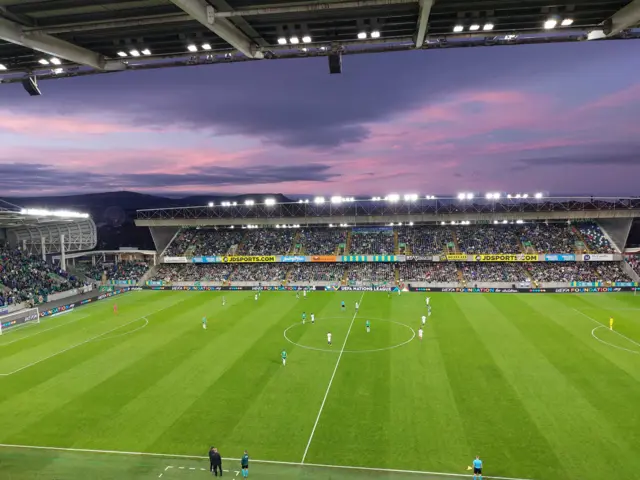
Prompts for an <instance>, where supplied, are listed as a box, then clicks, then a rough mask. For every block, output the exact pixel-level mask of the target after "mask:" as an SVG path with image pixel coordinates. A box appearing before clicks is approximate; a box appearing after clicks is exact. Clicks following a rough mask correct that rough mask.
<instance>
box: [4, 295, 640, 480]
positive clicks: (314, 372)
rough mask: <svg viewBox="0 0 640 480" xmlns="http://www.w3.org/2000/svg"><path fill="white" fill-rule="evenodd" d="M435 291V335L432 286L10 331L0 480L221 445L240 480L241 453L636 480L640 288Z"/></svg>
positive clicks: (290, 464) (122, 311)
mask: <svg viewBox="0 0 640 480" xmlns="http://www.w3.org/2000/svg"><path fill="white" fill-rule="evenodd" d="M223 296H224V297H226V305H225V306H223V305H222V298H223ZM430 296H431V304H432V316H431V317H430V318H429V320H428V322H427V326H426V328H425V329H424V338H423V339H422V340H419V338H418V335H417V331H418V328H419V325H420V318H421V316H422V315H423V314H425V313H426V307H425V297H426V294H422V293H404V294H402V295H401V296H397V295H392V296H391V297H389V296H388V295H387V294H386V293H379V292H366V293H361V292H312V293H310V294H309V295H308V297H307V298H299V299H297V298H296V295H295V293H293V292H263V293H262V294H261V296H260V298H259V299H258V301H256V300H254V292H170V291H163V292H158V291H142V292H132V293H129V294H125V295H123V296H121V297H117V298H114V299H110V300H105V301H102V302H99V303H96V304H93V305H90V306H87V307H83V308H80V309H78V310H76V311H73V312H71V313H68V314H65V315H61V316H58V317H55V318H47V319H43V320H42V322H41V323H39V324H33V325H28V326H24V327H21V328H17V329H15V330H7V331H5V332H4V334H3V335H2V336H0V444H2V446H0V478H2V479H3V480H8V479H36V478H37V479H50V480H53V479H57V480H62V479H73V480H80V479H82V480H84V479H88V478H90V479H126V480H134V479H135V480H137V479H152V478H163V479H169V480H189V479H195V478H202V477H204V476H205V475H207V476H210V473H208V461H207V459H206V454H207V451H208V449H209V447H210V446H212V445H213V446H216V447H217V448H218V449H219V451H220V452H221V454H222V456H223V457H224V458H225V460H224V464H223V467H224V469H225V470H227V473H225V475H226V476H227V477H231V478H235V477H236V476H237V475H238V474H237V471H238V470H239V468H238V466H239V461H238V460H236V459H237V458H239V457H240V456H241V455H242V452H243V451H244V450H245V449H246V450H248V451H249V454H250V455H251V458H252V464H251V469H250V478H266V479H273V480H276V479H278V480H289V479H302V478H304V479H311V480H320V479H347V480H360V479H365V478H373V479H389V480H406V479H415V478H420V479H429V480H431V479H439V478H463V477H466V476H468V475H469V471H468V467H469V465H471V461H472V460H473V458H474V457H475V455H476V454H477V455H480V456H481V458H482V459H483V461H484V473H485V478H510V479H535V480H568V479H580V480H589V479H593V480H595V479H598V480H601V479H620V480H622V479H631V478H638V477H637V475H638V472H640V455H638V446H639V445H640V298H637V297H635V296H633V295H632V294H585V295H570V294H566V295H565V294H556V295H551V294H549V295H543V294H435V293H434V294H431V295H430ZM341 301H344V302H345V303H346V309H345V311H342V309H341V307H340V302H341ZM356 301H360V302H361V307H360V311H359V312H357V314H356V312H355V308H354V305H355V302H356ZM114 302H117V304H118V310H119V312H118V314H117V315H116V314H114V313H113V304H114ZM303 311H304V312H306V313H307V321H306V322H305V324H302V321H301V316H302V313H303ZM312 313H313V314H315V319H316V321H315V323H314V324H311V322H310V316H311V314H312ZM203 316H206V317H207V319H208V328H207V329H206V330H204V329H203V328H202V317H203ZM610 316H613V317H614V319H615V323H614V329H613V331H611V330H610V329H609V325H608V324H609V317H610ZM366 320H369V321H370V322H371V331H370V332H369V333H367V331H366V329H365V321H366ZM328 332H331V333H332V337H333V338H332V340H333V341H332V345H331V346H329V345H328V344H327V333H328ZM283 349H285V350H286V351H287V354H288V358H287V364H286V366H283V365H282V361H281V358H280V355H281V351H282V350H283ZM238 478H242V477H241V476H238Z"/></svg>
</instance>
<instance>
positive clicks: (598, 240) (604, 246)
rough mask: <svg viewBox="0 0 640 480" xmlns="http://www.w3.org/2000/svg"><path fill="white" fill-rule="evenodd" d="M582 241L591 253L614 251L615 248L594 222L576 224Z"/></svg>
mask: <svg viewBox="0 0 640 480" xmlns="http://www.w3.org/2000/svg"><path fill="white" fill-rule="evenodd" d="M578 229H579V231H580V233H581V234H582V238H584V243H585V245H586V246H587V249H588V251H589V252H592V253H614V252H615V249H614V248H613V246H612V245H611V243H610V242H609V240H608V239H607V237H606V236H605V235H604V233H603V232H602V230H600V228H599V227H598V226H597V225H596V224H595V223H581V224H578Z"/></svg>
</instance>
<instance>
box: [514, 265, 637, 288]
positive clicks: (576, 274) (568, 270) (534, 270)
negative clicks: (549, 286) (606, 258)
mask: <svg viewBox="0 0 640 480" xmlns="http://www.w3.org/2000/svg"><path fill="white" fill-rule="evenodd" d="M523 268H524V269H525V270H526V273H527V276H528V278H529V279H530V280H531V281H534V282H562V283H565V282H630V281H631V279H630V278H629V276H628V275H627V274H626V273H625V272H624V271H623V269H622V265H621V264H620V263H619V262H578V263H565V262H563V263H558V264H552V263H527V264H524V265H523Z"/></svg>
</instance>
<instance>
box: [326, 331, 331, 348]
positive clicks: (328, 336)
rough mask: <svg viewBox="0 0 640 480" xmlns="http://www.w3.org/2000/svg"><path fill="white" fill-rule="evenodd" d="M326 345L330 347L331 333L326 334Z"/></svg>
mask: <svg viewBox="0 0 640 480" xmlns="http://www.w3.org/2000/svg"><path fill="white" fill-rule="evenodd" d="M327 343H328V344H329V346H331V332H328V333H327Z"/></svg>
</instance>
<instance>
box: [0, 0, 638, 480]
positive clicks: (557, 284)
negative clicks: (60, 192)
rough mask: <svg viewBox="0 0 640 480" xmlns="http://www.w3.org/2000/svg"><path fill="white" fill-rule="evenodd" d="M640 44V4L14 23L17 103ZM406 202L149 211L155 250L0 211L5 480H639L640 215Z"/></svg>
mask: <svg viewBox="0 0 640 480" xmlns="http://www.w3.org/2000/svg"><path fill="white" fill-rule="evenodd" d="M639 27H640V0H632V1H629V0H594V1H590V2H574V3H571V2H560V3H549V2H545V1H543V0H530V1H527V2H515V1H512V0H487V1H485V0H482V1H475V2H472V1H470V0H357V1H352V0H328V1H326V2H317V1H299V2H292V1H285V0H282V1H281V0H278V1H273V2H270V1H267V0H250V1H249V0H246V1H242V0H98V1H93V2H81V1H78V0H2V1H0V83H2V84H13V83H17V84H22V86H23V87H24V90H26V92H27V93H28V94H29V95H31V96H34V97H37V96H39V95H41V94H44V93H46V92H47V86H48V85H47V82H44V81H49V80H50V81H54V80H55V81H56V82H64V81H65V80H64V79H68V78H71V77H85V76H92V75H106V74H115V73H119V72H131V71H137V70H159V69H164V68H171V67H184V68H186V67H191V66H200V67H202V68H208V66H210V67H211V68H226V67H223V66H222V65H227V64H234V63H247V62H261V61H268V60H276V59H283V60H284V59H300V58H315V57H321V58H323V59H326V60H325V61H326V62H328V73H330V74H341V73H342V69H343V61H344V64H345V69H346V68H347V65H349V57H350V56H352V55H360V54H367V53H369V54H373V53H388V52H401V51H418V52H417V53H418V54H424V55H425V57H424V58H425V61H428V60H429V58H430V57H429V55H430V54H431V53H430V52H432V51H434V50H438V51H443V50H446V49H453V48H471V47H485V48H493V47H513V48H516V46H522V45H540V44H554V45H553V48H555V47H556V45H555V44H560V43H564V44H566V43H577V42H593V43H598V42H627V41H631V40H637V39H638V38H640V29H639ZM609 44H610V43H606V45H609ZM474 51H477V50H474ZM632 60H633V59H631V61H632ZM352 65H354V63H352ZM436 67H437V65H436ZM555 67H556V65H555V64H553V68H555ZM593 71H596V72H597V71H598V70H597V68H594V69H592V70H591V72H593ZM370 73H371V75H375V73H376V72H375V71H372V72H370ZM123 76H124V75H123ZM345 76H346V75H345ZM100 78H112V77H100ZM116 78H120V77H116ZM331 78H332V79H334V78H341V77H339V76H338V77H331ZM41 80H42V81H43V82H40V83H39V81H41ZM68 81H69V82H73V81H75V80H68ZM415 81H416V82H426V80H425V79H424V78H417V77H416V78H415ZM592 81H594V82H597V81H599V80H598V77H597V75H593V80H592ZM50 83H51V82H49V84H50ZM284 84H286V79H285V81H283V85H284ZM122 85H123V84H122ZM122 85H121V84H118V88H124V87H122ZM18 88H20V87H18ZM424 88H425V90H427V89H428V88H429V86H428V85H427V84H426V83H425V87H424ZM543 88H545V87H544V85H543V86H542V87H541V89H543ZM175 89H176V91H177V92H179V90H180V89H179V86H178V85H176V87H175ZM52 90H53V91H55V89H52ZM149 90H153V89H151V88H150V89H149ZM204 93H207V94H210V95H220V94H223V92H219V91H213V92H204ZM204 93H203V98H204ZM392 94H393V92H389V95H392ZM99 95H100V91H99V89H98V88H97V89H96V98H98V96H99ZM267 96H268V94H267V93H265V97H267ZM71 97H72V96H71V95H70V96H69V104H71V103H72V101H71ZM536 98H537V97H536ZM30 100H32V99H29V98H28V97H26V96H25V102H27V101H30ZM33 101H37V100H33ZM623 101H624V102H627V100H626V97H625V98H623ZM616 105H618V104H616ZM342 107H343V106H340V107H338V106H336V107H335V108H342ZM141 108H142V107H141ZM237 108H238V109H241V108H242V105H238V106H237ZM344 108H348V107H346V106H345V107H344ZM265 109H267V110H268V108H266V107H265ZM25 110H26V109H25ZM61 110H64V109H61ZM304 113H305V115H307V112H304ZM311 114H313V112H311ZM585 115H590V114H585ZM12 121H13V120H12V119H11V118H9V120H7V122H6V123H7V124H11V122H12ZM20 121H22V124H21V128H22V129H23V130H29V129H31V128H32V127H31V125H30V123H29V122H28V121H25V120H24V118H22V120H20ZM445 121H446V118H445ZM67 125H68V124H66V123H65V124H64V125H62V127H63V128H62V129H63V130H65V129H67V128H70V127H67ZM87 132H89V133H87V136H89V135H91V134H92V133H91V129H88V130H87ZM65 133H69V132H67V131H66V130H65ZM133 133H138V132H135V131H134V132H133ZM133 133H131V132H129V134H130V135H131V137H134V134H133ZM605 136H606V135H605ZM61 139H62V140H61ZM54 140H55V142H59V143H64V142H65V141H66V142H68V143H72V142H71V141H69V137H64V136H62V137H55V139H54ZM3 141H4V140H3ZM129 141H130V142H133V143H127V144H126V145H134V143H135V140H131V138H129ZM551 143H552V142H551ZM123 145H124V143H123ZM316 146H317V145H316ZM35 147H36V146H34V148H35ZM159 148H164V147H163V146H162V145H161V146H160V147H159ZM7 150H10V148H9V147H7ZM12 151H13V150H12ZM43 151H44V150H43ZM635 151H637V150H635ZM635 151H634V152H635ZM612 155H615V152H613V154H612ZM634 155H635V153H634ZM391 160H392V161H393V159H391ZM13 161H15V162H18V163H19V161H20V160H12V162H13ZM85 161H86V162H87V163H90V162H92V161H94V159H93V158H89V159H88V160H83V163H84V162H85ZM604 161H606V160H604ZM174 163H175V162H174ZM636 163H637V162H636ZM79 167H80V165H79V162H76V163H74V164H73V168H79ZM126 167H127V165H125V164H122V163H121V164H119V166H114V167H113V170H114V171H117V170H119V169H120V168H122V169H123V170H126ZM167 168H168V167H167ZM176 168H177V167H176ZM286 168H287V167H286V166H285V167H283V169H286ZM571 168H572V169H574V170H573V172H575V171H576V170H579V169H580V168H581V165H580V164H577V163H576V164H573V165H572V166H571ZM624 168H627V165H624ZM46 171H47V170H41V171H40V173H38V175H40V176H44V175H46ZM49 171H51V170H49ZM279 171H280V172H281V171H283V170H279ZM42 172H45V173H42ZM505 172H506V170H505ZM72 173H73V172H70V171H65V172H64V174H65V175H66V176H68V178H71V177H72V175H71V174H72ZM123 173H125V172H123ZM161 173H164V172H161ZM214 173H215V172H214ZM421 173H422V174H424V175H428V174H430V171H429V168H426V167H425V168H424V169H423V170H421ZM571 174H572V173H571V172H570V171H569V170H567V172H566V175H565V174H564V173H563V175H562V177H563V179H564V177H565V176H566V177H569V176H571ZM274 175H275V173H274ZM371 175H373V174H371ZM505 175H506V173H505ZM123 176H124V175H123ZM611 176H612V177H613V176H614V175H613V174H612V175H611ZM73 178H81V176H78V177H73ZM85 180H86V181H89V180H90V179H82V180H79V181H85ZM568 180H569V179H568ZM2 183H3V179H2V178H0V184H2ZM92 185H94V184H92ZM276 185H277V184H276ZM4 186H5V185H3V187H4ZM212 188H213V187H212ZM487 188H490V187H487ZM389 189H390V190H391V189H395V190H396V193H390V192H384V193H380V196H373V197H372V196H366V197H365V196H321V195H317V196H316V195H315V194H314V193H313V191H312V193H311V194H308V195H300V196H298V197H296V198H295V199H287V198H285V197H284V196H281V197H276V196H273V195H266V194H261V195H258V194H255V195H241V196H237V195H228V196H225V197H224V198H221V197H218V196H217V197H215V199H214V200H212V201H207V202H204V203H202V202H201V203H199V204H190V205H188V206H175V204H173V203H171V204H169V203H167V205H165V207H166V208H141V209H137V208H136V209H137V211H136V212H135V227H136V229H137V231H144V233H145V235H148V236H149V237H150V238H151V239H152V244H153V248H147V247H146V246H145V247H144V248H137V247H135V246H126V247H125V245H127V243H126V242H125V241H124V239H123V241H122V242H121V243H120V245H118V247H116V248H101V246H100V245H101V244H100V240H101V238H100V233H99V232H100V225H98V224H99V222H98V221H97V220H96V219H95V218H93V217H92V215H91V214H89V213H87V212H86V211H85V210H83V209H82V208H75V209H57V208H53V207H51V208H50V207H47V205H44V204H43V205H34V204H33V202H28V204H24V205H23V204H20V202H18V201H16V202H14V203H12V202H8V201H5V200H0V411H1V412H2V414H1V415H0V479H1V480H5V479H6V480H31V479H39V480H61V479H65V480H85V479H92V480H93V479H95V480H107V479H118V480H143V479H159V478H161V479H163V480H190V479H196V478H204V477H205V476H211V475H212V474H214V475H216V476H217V475H218V473H219V474H220V475H222V476H225V477H230V478H247V477H250V478H258V479H269V480H294V479H309V480H329V479H335V480H337V479H340V480H361V479H362V480H364V479H374V480H375V479H379V480H411V479H424V480H437V479H458V478H459V479H472V478H473V479H474V480H476V479H479V480H482V479H483V478H485V479H486V478H489V479H497V480H571V479H575V480H578V479H579V480H603V479H615V480H626V479H634V478H638V472H640V456H639V455H638V445H640V414H639V413H638V399H640V320H638V318H639V317H638V313H639V312H640V299H639V298H638V296H637V291H638V289H639V288H640V285H639V282H640V248H639V247H640V199H639V198H638V197H630V196H626V197H625V196H606V197H604V196H589V195H583V196H573V197H561V196H558V195H559V193H554V192H544V191H529V192H524V191H511V192H508V191H495V190H494V191H490V192H485V191H482V192H479V191H476V192H472V191H465V192H449V194H448V195H435V194H434V193H435V192H431V193H428V192H421V193H409V192H405V191H399V190H397V189H398V187H397V186H390V187H389ZM425 189H426V187H425ZM1 193H3V195H4V192H1ZM343 193H344V192H343ZM325 195H326V192H325ZM136 209H133V210H136Z"/></svg>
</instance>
